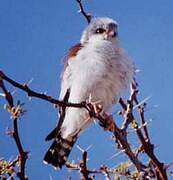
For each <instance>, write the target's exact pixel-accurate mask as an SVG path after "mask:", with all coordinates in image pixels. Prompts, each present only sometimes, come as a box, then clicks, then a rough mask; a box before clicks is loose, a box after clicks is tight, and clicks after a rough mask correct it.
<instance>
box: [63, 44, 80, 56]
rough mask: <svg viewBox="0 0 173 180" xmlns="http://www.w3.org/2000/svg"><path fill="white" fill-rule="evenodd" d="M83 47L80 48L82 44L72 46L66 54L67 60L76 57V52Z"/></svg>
mask: <svg viewBox="0 0 173 180" xmlns="http://www.w3.org/2000/svg"><path fill="white" fill-rule="evenodd" d="M82 47H83V46H82V44H81V43H78V44H76V45H74V46H72V47H71V48H70V49H69V51H68V54H67V57H66V58H67V59H70V58H72V57H74V56H76V55H77V53H78V51H79V50H80V49H81V48H82Z"/></svg>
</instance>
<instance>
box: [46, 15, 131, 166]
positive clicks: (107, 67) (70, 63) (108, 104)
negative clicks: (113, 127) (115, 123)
mask: <svg viewBox="0 0 173 180" xmlns="http://www.w3.org/2000/svg"><path fill="white" fill-rule="evenodd" d="M133 76H134V64H133V63H132V62H131V60H130V59H129V58H128V55H127V53H126V52H125V50H124V49H122V48H121V47H120V43H119V38H118V23H117V22H116V21H115V20H113V19H112V18H109V17H96V18H93V19H92V20H91V22H90V23H89V24H88V25H87V27H86V28H85V29H84V31H83V32H82V35H81V39H80V43H77V44H75V45H74V46H72V47H71V48H70V49H69V51H68V52H67V54H66V55H65V58H64V68H63V70H62V73H61V90H60V95H59V99H60V100H63V101H67V100H68V102H71V103H81V102H83V101H86V102H87V101H90V102H98V103H99V104H100V105H101V107H102V111H101V113H109V112H110V111H111V108H112V107H113V105H114V104H116V103H118V100H119V98H120V96H121V95H122V93H123V92H124V91H125V90H128V89H129V90H130V84H131V83H132V81H133ZM60 109H61V112H65V114H64V119H63V120H62V119H61V116H60V120H59V122H58V124H57V126H56V128H55V129H54V130H53V131H52V132H51V133H50V134H49V135H48V136H47V137H46V140H53V143H52V144H51V146H50V148H49V149H48V151H47V152H46V154H45V156H44V162H45V163H46V164H50V165H52V166H53V167H54V168H55V169H60V168H62V166H63V165H65V164H66V162H67V160H68V157H69V155H70V152H71V149H72V147H73V146H74V144H75V142H76V141H77V139H78V137H79V136H80V134H81V132H83V131H84V130H85V129H86V128H87V127H88V126H89V125H90V124H92V123H93V122H94V119H93V118H92V117H91V116H90V114H89V112H88V111H87V110H86V109H84V108H75V107H67V108H65V109H63V110H62V108H60Z"/></svg>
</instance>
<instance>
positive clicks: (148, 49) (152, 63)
mask: <svg viewBox="0 0 173 180" xmlns="http://www.w3.org/2000/svg"><path fill="white" fill-rule="evenodd" d="M84 2H85V8H86V10H87V11H88V12H91V13H92V14H93V15H94V16H109V17H112V18H114V19H116V20H117V21H118V23H119V35H120V39H121V45H122V46H123V47H124V48H125V49H126V50H127V52H128V54H129V56H130V57H131V59H133V61H134V62H135V64H136V66H137V68H138V69H140V70H141V72H140V73H138V75H137V79H138V83H139V86H140V92H141V95H140V98H141V99H144V98H145V97H148V96H152V98H151V99H150V100H149V102H148V111H147V118H148V120H149V119H152V120H153V121H152V123H151V124H150V125H149V130H150V135H151V138H152V141H153V142H154V144H155V145H157V149H156V154H157V155H158V157H159V158H160V159H161V160H163V161H164V162H167V163H169V162H172V161H173V153H172V148H173V141H172V138H173V128H172V121H173V111H172V101H173V95H172V92H173V72H172V68H173V50H172V48H173V46H172V42H173V35H172V32H173V23H172V19H173V11H172V7H173V1H171V0H150V1H148V2H147V1H141V0H140V1H139V0H134V1H131V0H116V1H115V0H99V1H98V0H88V1H87V0H85V1H84ZM77 11H78V7H77V4H76V2H75V0H71V1H69V0H52V1H46V0H37V1H35V0H30V1H22V0H18V1H16V0H1V1H0V69H2V70H3V71H4V72H5V73H6V74H7V75H9V76H10V77H12V78H14V79H15V80H17V81H19V82H22V83H24V82H27V81H29V80H30V79H32V78H33V82H32V84H31V88H33V89H34V90H37V91H39V92H45V91H47V92H48V94H51V95H52V96H54V97H56V96H58V93H59V84H60V82H59V74H60V70H61V68H62V57H63V56H64V55H65V52H66V51H67V49H68V48H69V47H70V46H71V45H73V44H74V43H77V42H78V41H79V39H80V35H81V32H82V30H83V28H84V27H85V25H86V22H85V20H84V19H83V17H82V16H81V15H80V14H78V13H77ZM8 87H9V89H10V90H11V91H13V90H14V88H13V87H11V86H8ZM14 98H15V100H18V99H20V100H21V101H22V102H24V103H25V106H24V107H25V108H26V109H27V113H26V114H25V115H24V116H23V118H22V119H21V121H20V126H19V129H20V136H21V140H22V143H23V145H24V148H25V149H26V150H28V151H30V155H29V160H28V161H27V164H26V173H27V175H28V176H29V178H30V179H38V178H40V179H43V180H44V179H45V180H47V179H49V176H50V175H51V176H52V178H53V179H65V177H68V173H67V172H66V171H65V170H62V171H59V172H57V171H54V169H52V168H51V167H49V166H46V165H44V164H43V163H42V158H43V156H44V153H45V151H46V149H47V148H48V146H49V143H47V142H45V141H44V138H45V137H46V135H47V134H48V132H49V131H50V130H51V129H52V128H53V127H54V125H55V122H56V116H57V112H56V109H54V108H53V107H52V105H50V104H49V103H47V102H44V101H41V100H38V99H34V98H33V99H32V101H28V98H27V97H26V96H25V94H24V93H23V92H21V91H19V90H18V91H17V92H16V93H15V95H14ZM3 104H4V100H3V98H1V97H0V157H5V158H6V159H10V158H14V157H15V155H16V148H15V146H14V143H13V140H12V139H11V138H9V137H8V136H6V135H5V129H6V128H7V127H11V121H10V120H9V114H8V113H6V112H5V111H4V110H3ZM156 105H157V108H156V107H155V106H156ZM110 139H111V138H110V134H109V133H105V132H103V130H102V129H101V128H100V127H98V126H97V125H94V126H92V127H91V128H89V129H88V130H87V131H86V132H85V133H84V134H83V135H82V136H81V138H80V139H79V141H78V142H77V143H78V144H79V145H80V146H81V147H83V148H87V147H88V146H89V145H90V144H93V147H92V148H91V150H90V151H89V165H90V167H91V168H92V167H99V165H100V164H104V163H105V164H108V165H110V166H113V165H116V164H117V163H118V162H119V160H120V158H119V157H117V159H112V160H108V158H109V157H111V156H112V155H113V154H114V153H115V152H116V149H115V148H114V147H113V146H112V143H111V140H110ZM79 157H80V151H79V150H78V149H77V148H76V147H74V148H73V152H72V154H71V157H70V159H75V160H76V159H78V158H79ZM121 158H122V157H121Z"/></svg>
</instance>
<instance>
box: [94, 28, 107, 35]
mask: <svg viewBox="0 0 173 180" xmlns="http://www.w3.org/2000/svg"><path fill="white" fill-rule="evenodd" d="M105 31H106V30H105V29H103V28H98V29H96V34H103V33H104V32H105Z"/></svg>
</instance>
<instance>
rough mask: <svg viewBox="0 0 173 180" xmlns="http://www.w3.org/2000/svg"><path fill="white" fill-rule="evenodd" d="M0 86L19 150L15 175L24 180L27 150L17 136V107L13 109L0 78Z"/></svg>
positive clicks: (11, 98)
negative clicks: (18, 167) (10, 115)
mask: <svg viewBox="0 0 173 180" xmlns="http://www.w3.org/2000/svg"><path fill="white" fill-rule="evenodd" d="M0 88H1V89H2V91H3V92H4V95H5V99H6V101H7V102H8V106H9V107H8V108H9V109H10V110H11V113H12V118H13V130H12V132H11V134H12V137H13V139H14V141H15V144H16V146H17V149H18V151H19V164H20V170H19V172H18V173H17V176H18V177H19V178H20V179H21V180H25V179H27V178H26V177H25V163H26V160H27V154H28V153H27V152H25V151H24V149H23V147H22V143H21V140H20V137H19V132H18V123H17V120H18V115H19V114H18V113H20V112H18V111H17V108H16V109H15V106H14V103H13V97H12V95H11V93H10V92H8V91H7V89H6V87H5V85H4V83H3V81H2V79H0ZM15 110H16V111H15Z"/></svg>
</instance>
